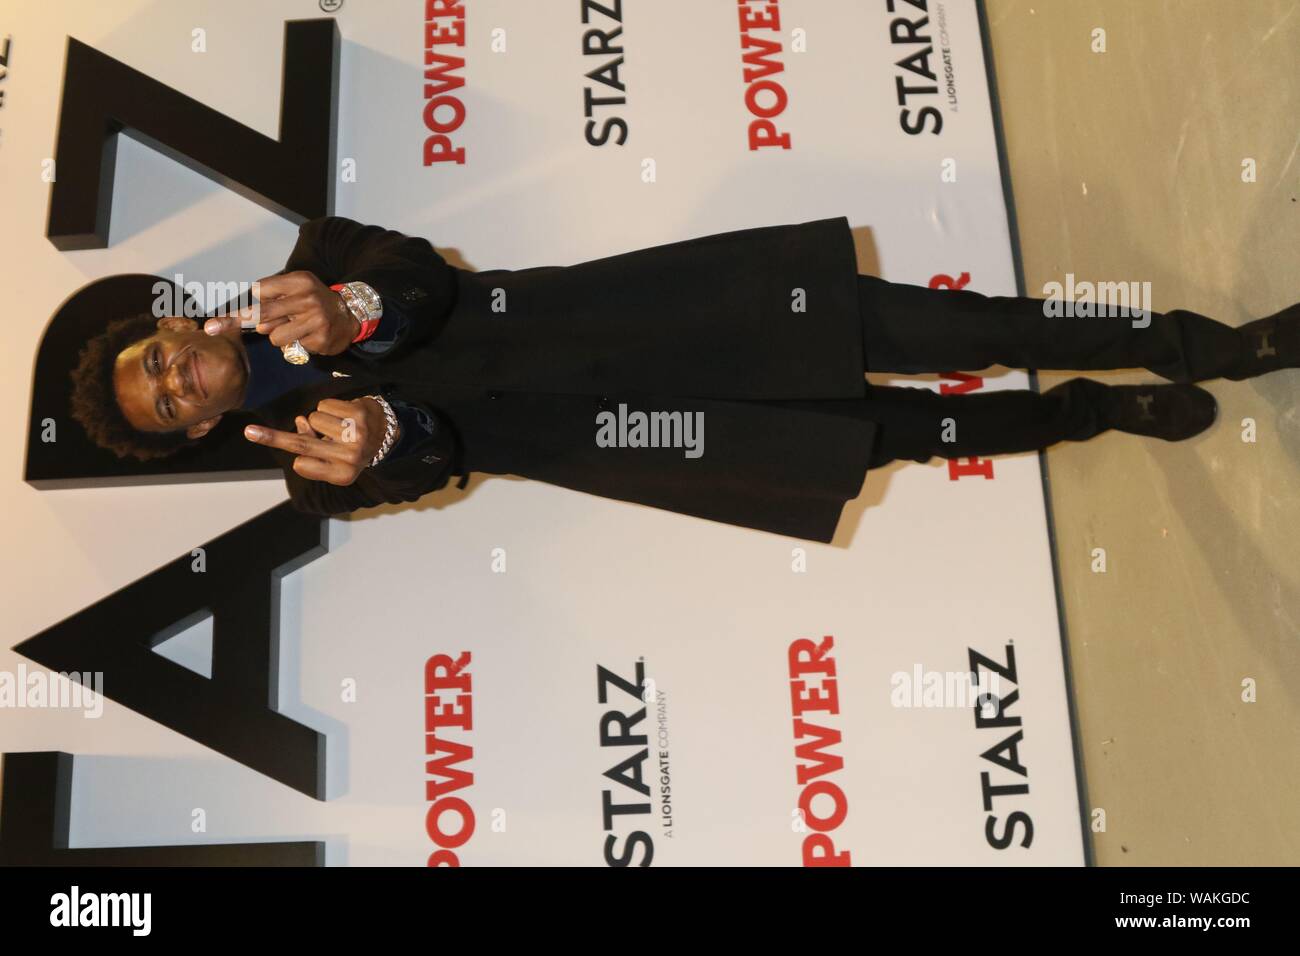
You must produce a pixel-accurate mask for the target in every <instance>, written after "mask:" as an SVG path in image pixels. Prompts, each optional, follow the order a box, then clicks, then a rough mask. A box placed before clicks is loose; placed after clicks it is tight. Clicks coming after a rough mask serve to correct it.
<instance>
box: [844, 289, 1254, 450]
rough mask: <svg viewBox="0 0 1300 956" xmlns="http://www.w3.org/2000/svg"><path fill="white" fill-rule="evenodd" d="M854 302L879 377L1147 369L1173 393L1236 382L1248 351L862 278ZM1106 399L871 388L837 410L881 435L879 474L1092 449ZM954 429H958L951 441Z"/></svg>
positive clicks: (1039, 307) (1220, 338) (1183, 333)
mask: <svg viewBox="0 0 1300 956" xmlns="http://www.w3.org/2000/svg"><path fill="white" fill-rule="evenodd" d="M858 297H859V307H860V309H861V314H862V330H863V347H864V351H865V353H866V364H867V369H868V370H869V371H873V372H898V373H901V374H915V373H921V372H953V371H958V370H965V371H970V370H976V369H982V368H986V367H988V366H990V365H1003V366H1007V367H1009V368H1026V369H1078V370H1097V369H1121V368H1146V369H1149V370H1150V371H1152V372H1155V373H1156V374H1158V375H1161V376H1163V377H1165V378H1167V379H1170V380H1172V381H1175V382H1198V381H1204V380H1205V379H1210V378H1218V377H1221V376H1222V377H1229V378H1238V377H1241V376H1238V375H1236V374H1235V373H1234V369H1235V368H1236V366H1237V362H1238V358H1239V356H1240V354H1241V349H1242V345H1241V342H1240V339H1239V337H1238V335H1237V331H1236V329H1234V328H1233V327H1231V326H1228V325H1224V324H1223V323H1221V322H1216V321H1214V320H1213V319H1209V318H1206V317H1205V316H1203V315H1198V314H1197V313H1195V312H1186V311H1182V310H1179V311H1173V312H1167V313H1163V314H1162V313H1158V312H1151V313H1150V314H1149V318H1150V323H1149V324H1146V320H1145V319H1136V318H1131V317H1125V316H1114V317H1092V318H1085V317H1079V316H1064V317H1059V318H1057V317H1048V316H1046V315H1045V314H1044V306H1043V300H1041V299H1031V298H1021V297H1016V296H984V295H980V294H979V293H977V292H970V291H966V290H950V289H927V288H924V287H921V286H913V285H898V284H893V283H889V282H886V281H885V280H883V279H878V278H875V277H874V276H858ZM1135 322H1137V323H1138V324H1139V325H1145V327H1135V326H1134V323H1135ZM1106 388H1107V386H1105V385H1103V384H1101V383H1099V382H1094V381H1091V380H1089V379H1083V378H1077V379H1072V380H1070V381H1068V382H1064V383H1062V384H1060V385H1057V386H1056V387H1055V388H1051V389H1048V390H1047V391H1046V392H1043V393H1041V394H1040V393H1036V392H1032V391H1028V390H1011V391H997V392H975V393H971V394H964V395H939V394H935V393H934V392H931V391H930V390H929V389H924V388H889V387H880V386H875V387H872V388H871V389H870V391H869V394H868V397H867V398H866V399H864V400H850V401H846V402H843V403H835V404H840V405H842V409H841V410H842V411H843V413H845V414H852V415H862V416H864V417H866V418H868V419H870V420H872V421H875V422H877V423H878V424H879V431H878V440H877V442H876V448H875V452H874V454H873V456H872V462H871V466H872V467H877V466H879V465H883V464H886V463H888V462H890V461H893V460H894V459H907V460H911V461H921V462H924V461H928V460H929V459H930V458H932V457H936V456H937V457H940V458H966V457H972V456H980V457H984V456H988V455H996V454H1006V453H1011V452H1021V451H1032V450H1035V449H1039V448H1045V447H1047V446H1048V445H1052V444H1055V443H1056V442H1058V441H1082V440H1084V439H1087V438H1091V437H1092V436H1094V435H1097V434H1099V433H1100V432H1103V431H1105V430H1106V429H1107V428H1108V427H1109V425H1107V424H1106V422H1105V421H1104V420H1103V418H1102V416H1101V413H1100V408H1101V398H1102V396H1103V395H1105V393H1106ZM819 404H822V405H823V406H824V404H825V403H819ZM949 420H951V421H952V422H954V423H956V422H959V423H960V425H959V427H955V428H951V429H947V430H946V429H945V424H946V423H947V422H948V421H949ZM945 438H954V439H955V440H951V441H945V440H944V439H945Z"/></svg>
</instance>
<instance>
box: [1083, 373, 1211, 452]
mask: <svg viewBox="0 0 1300 956" xmlns="http://www.w3.org/2000/svg"><path fill="white" fill-rule="evenodd" d="M1218 411H1219V405H1218V403H1217V402H1216V401H1215V400H1214V396H1213V395H1211V394H1210V393H1209V392H1207V391H1206V390H1205V389H1203V388H1199V387H1197V386H1196V385H1188V384H1182V383H1180V384H1176V385H1111V386H1108V387H1107V389H1106V394H1105V396H1104V397H1103V398H1102V400H1101V417H1102V421H1104V422H1105V423H1106V424H1107V425H1109V426H1110V427H1111V428H1115V429H1118V430H1119V431H1122V432H1128V433H1129V434H1130V435H1148V436H1150V437H1151V438H1163V439H1164V440H1165V441H1181V440H1182V439H1184V438H1191V437H1192V436H1193V435H1199V434H1200V433H1201V432H1203V431H1205V429H1207V428H1209V427H1210V426H1211V425H1213V424H1214V420H1215V418H1216V417H1217V416H1218Z"/></svg>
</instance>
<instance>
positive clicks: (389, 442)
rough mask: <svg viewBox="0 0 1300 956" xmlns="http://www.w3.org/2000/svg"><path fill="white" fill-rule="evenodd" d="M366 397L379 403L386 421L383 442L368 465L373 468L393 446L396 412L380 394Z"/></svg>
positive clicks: (395, 430)
mask: <svg viewBox="0 0 1300 956" xmlns="http://www.w3.org/2000/svg"><path fill="white" fill-rule="evenodd" d="M366 398H373V399H374V400H375V401H377V402H378V403H379V407H380V408H382V409H383V410H384V418H385V419H386V421H387V425H386V426H385V428H384V443H383V444H382V445H380V446H379V451H377V452H375V457H374V458H372V459H370V467H371V468H373V467H374V466H375V465H377V464H379V463H380V462H381V461H383V460H384V456H385V455H387V454H388V452H389V450H390V449H391V448H392V447H393V438H394V437H395V436H396V435H397V413H396V412H394V411H393V406H392V405H389V404H388V402H386V401H384V396H382V395H367V396H366Z"/></svg>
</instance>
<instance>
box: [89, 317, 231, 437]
mask: <svg viewBox="0 0 1300 956" xmlns="http://www.w3.org/2000/svg"><path fill="white" fill-rule="evenodd" d="M248 373H249V365H248V357H247V354H246V353H245V351H244V346H243V343H242V342H241V341H240V332H239V330H238V329H234V330H232V331H231V332H229V333H225V334H221V335H208V334H207V333H206V332H204V331H203V329H202V328H200V327H199V325H198V323H197V322H195V321H194V320H193V319H190V318H185V317H184V316H177V315H172V316H166V317H164V318H161V319H159V320H158V331H157V332H155V333H154V334H153V335H151V336H150V337H149V338H147V339H142V340H140V341H139V342H136V343H134V344H132V345H130V346H128V347H127V348H125V349H123V350H122V351H121V352H119V353H118V356H117V363H116V365H115V366H114V368H113V389H114V391H115V393H116V395H117V403H118V405H119V406H120V407H121V409H122V414H123V415H125V416H126V420H127V421H128V422H130V424H131V426H132V427H133V428H135V429H137V430H138V431H147V432H167V431H176V430H178V429H184V430H185V433H186V435H187V436H188V437H190V438H198V437H200V436H202V435H205V434H207V433H208V431H209V430H211V429H212V428H213V427H215V426H216V424H217V422H218V421H220V420H221V414H222V413H223V412H226V411H229V410H230V409H232V408H238V407H239V405H240V403H241V402H242V401H243V400H244V394H245V391H246V389H247V387H248Z"/></svg>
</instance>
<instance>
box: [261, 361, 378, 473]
mask: <svg viewBox="0 0 1300 956" xmlns="http://www.w3.org/2000/svg"><path fill="white" fill-rule="evenodd" d="M304 344H305V343H304ZM294 425H295V426H296V427H297V429H298V430H297V432H296V433H295V432H284V431H278V430H276V429H274V428H267V427H266V426H265V425H249V426H248V427H247V428H245V429H244V437H245V438H247V439H248V440H249V441H252V442H256V443H257V444H259V445H270V446H271V447H272V448H279V449H281V450H283V451H287V452H289V453H290V454H291V455H294V456H295V457H294V460H293V470H294V471H296V472H297V473H298V474H299V475H301V476H302V477H304V478H310V479H312V480H313V481H325V482H328V483H329V484H331V485H350V484H352V483H353V482H354V481H356V480H357V476H358V475H360V474H361V472H363V471H365V469H366V468H368V467H369V466H370V461H371V459H373V458H374V457H375V453H376V452H378V451H379V446H380V445H382V444H383V443H384V430H385V427H386V419H385V418H384V410H383V409H382V408H381V407H380V406H379V403H378V402H376V401H375V400H374V399H371V398H360V399H357V400H356V401H351V402H347V401H343V400H342V399H337V398H327V399H324V400H323V401H321V402H320V404H318V405H317V406H316V411H314V412H312V413H311V414H310V415H308V416H306V417H303V416H302V415H299V416H297V417H296V418H295V419H294ZM252 429H256V430H257V432H259V433H260V434H258V435H257V436H254V435H253V434H252V431H251V430H252ZM400 437H401V432H400V426H399V431H398V434H397V436H395V437H394V439H393V442H394V444H396V443H397V441H398V439H400Z"/></svg>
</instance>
